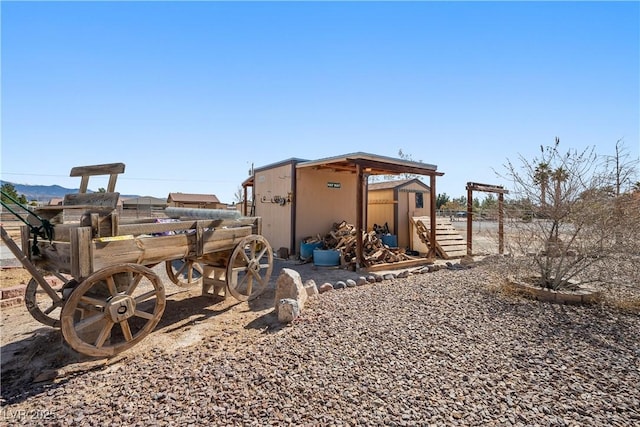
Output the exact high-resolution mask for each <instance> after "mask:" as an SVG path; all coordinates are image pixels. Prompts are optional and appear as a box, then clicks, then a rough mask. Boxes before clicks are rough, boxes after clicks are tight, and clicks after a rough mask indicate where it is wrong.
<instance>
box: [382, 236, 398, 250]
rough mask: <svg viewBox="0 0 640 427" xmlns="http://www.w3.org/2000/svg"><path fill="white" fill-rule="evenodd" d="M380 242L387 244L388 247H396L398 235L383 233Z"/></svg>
mask: <svg viewBox="0 0 640 427" xmlns="http://www.w3.org/2000/svg"><path fill="white" fill-rule="evenodd" d="M382 243H384V244H385V245H387V246H389V247H390V248H397V247H398V236H396V235H395V234H383V235H382Z"/></svg>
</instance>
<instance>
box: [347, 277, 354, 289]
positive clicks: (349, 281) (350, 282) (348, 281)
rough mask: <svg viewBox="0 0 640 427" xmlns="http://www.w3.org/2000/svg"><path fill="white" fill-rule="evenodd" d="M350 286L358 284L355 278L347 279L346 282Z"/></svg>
mask: <svg viewBox="0 0 640 427" xmlns="http://www.w3.org/2000/svg"><path fill="white" fill-rule="evenodd" d="M345 283H346V285H347V287H348V288H353V287H355V286H356V281H355V280H353V279H347V281H346V282H345Z"/></svg>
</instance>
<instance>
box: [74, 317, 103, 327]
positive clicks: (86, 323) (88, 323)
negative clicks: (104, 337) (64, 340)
mask: <svg viewBox="0 0 640 427" xmlns="http://www.w3.org/2000/svg"><path fill="white" fill-rule="evenodd" d="M104 318H105V315H104V313H98V314H94V315H93V316H90V317H86V318H84V319H82V320H81V321H79V322H78V323H76V326H75V328H76V331H81V330H83V329H84V328H86V327H88V326H91V325H93V324H95V323H96V322H99V321H101V320H102V319H104Z"/></svg>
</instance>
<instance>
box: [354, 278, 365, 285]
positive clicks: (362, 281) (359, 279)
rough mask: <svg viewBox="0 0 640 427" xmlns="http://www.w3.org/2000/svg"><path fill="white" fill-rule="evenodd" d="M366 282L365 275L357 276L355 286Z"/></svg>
mask: <svg viewBox="0 0 640 427" xmlns="http://www.w3.org/2000/svg"><path fill="white" fill-rule="evenodd" d="M366 284H367V278H366V277H362V276H360V277H358V280H357V281H356V286H362V285H366Z"/></svg>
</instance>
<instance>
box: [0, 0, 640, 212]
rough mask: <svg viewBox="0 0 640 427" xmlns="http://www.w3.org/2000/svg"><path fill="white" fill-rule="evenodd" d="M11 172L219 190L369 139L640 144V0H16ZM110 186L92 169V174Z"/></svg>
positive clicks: (494, 166)
mask: <svg viewBox="0 0 640 427" xmlns="http://www.w3.org/2000/svg"><path fill="white" fill-rule="evenodd" d="M0 13H1V19H2V22H1V24H2V33H1V37H2V41H1V42H2V57H1V58H2V80H1V84H2V179H3V180H6V181H11V182H15V183H20V184H44V185H49V184H58V185H62V186H65V187H70V188H77V186H78V184H79V179H78V178H69V177H68V174H69V171H70V169H71V168H72V167H74V166H79V165H89V164H99V163H111V162H123V163H125V164H126V172H125V174H124V175H121V177H120V178H119V180H118V185H117V191H120V192H121V193H122V194H139V195H145V196H156V197H166V196H167V194H168V193H169V192H184V193H207V194H216V195H217V196H218V198H219V199H221V201H223V202H227V203H230V202H232V201H234V193H235V192H236V191H237V189H238V187H239V186H240V184H241V182H242V181H243V180H244V179H246V178H247V176H248V170H249V168H250V167H251V165H252V164H254V165H255V166H256V167H259V166H264V165H267V164H270V163H274V162H278V161H280V160H285V159H289V158H292V157H297V158H304V159H310V160H315V159H320V158H323V157H331V156H336V155H340V154H346V153H351V152H356V151H363V152H368V153H373V154H379V155H383V156H390V157H397V155H398V151H399V150H402V151H403V152H404V153H406V154H407V155H409V156H411V157H412V158H413V159H414V160H420V161H424V162H425V163H430V164H436V165H437V166H438V169H439V170H440V171H442V172H444V173H445V175H444V176H443V177H442V178H439V179H438V182H437V188H436V190H437V192H438V193H443V192H446V193H447V194H448V195H450V196H454V197H455V196H460V195H464V194H466V191H465V188H464V186H465V184H466V182H468V181H475V182H485V183H490V184H502V185H506V186H508V182H506V181H503V180H502V179H500V178H499V177H497V176H496V171H498V172H504V168H503V165H504V164H505V162H506V160H507V159H511V160H517V158H518V156H520V155H522V156H524V157H526V158H532V157H533V156H536V155H537V154H538V153H539V150H540V148H539V147H540V145H541V144H542V145H547V144H552V143H553V141H554V138H555V137H556V136H558V137H559V138H560V141H561V146H564V147H565V148H578V149H581V148H584V147H587V146H595V147H596V150H597V152H599V153H600V154H612V153H613V151H614V147H615V143H616V141H617V140H619V139H620V138H624V142H625V145H626V147H627V148H628V150H629V152H630V155H631V156H632V157H634V158H637V157H638V155H639V154H638V153H639V151H640V139H639V134H640V123H639V118H640V89H639V83H640V66H639V56H640V54H639V52H640V7H639V3H638V2H602V3H599V2H571V3H568V2H567V3H565V2H550V3H547V2H544V3H543V2H469V3H468V2H401V3H398V2H373V3H368V2H313V3H312V2H276V3H271V2H258V3H249V2H233V3H231V2H7V1H3V2H2V3H0ZM101 186H103V187H106V180H105V181H104V182H102V181H100V180H92V181H91V182H90V188H91V189H94V190H97V188H98V187H101Z"/></svg>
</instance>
